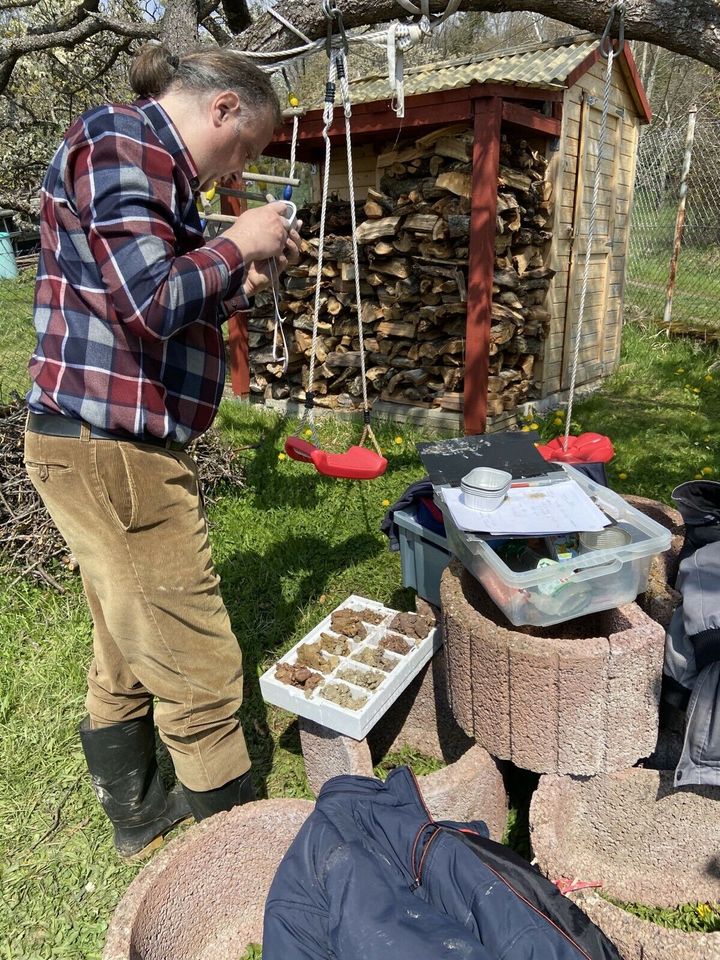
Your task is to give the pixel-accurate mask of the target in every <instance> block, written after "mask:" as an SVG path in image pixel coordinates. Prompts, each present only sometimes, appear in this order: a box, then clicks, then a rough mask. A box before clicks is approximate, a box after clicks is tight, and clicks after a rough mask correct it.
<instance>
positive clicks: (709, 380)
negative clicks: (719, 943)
mask: <svg viewBox="0 0 720 960" xmlns="http://www.w3.org/2000/svg"><path fill="white" fill-rule="evenodd" d="M712 379H713V378H712V374H711V373H707V374H705V381H706V382H707V383H712ZM701 906H704V904H701Z"/></svg>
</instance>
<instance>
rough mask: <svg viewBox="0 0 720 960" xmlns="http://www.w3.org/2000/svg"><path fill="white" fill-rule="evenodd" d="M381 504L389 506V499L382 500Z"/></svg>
mask: <svg viewBox="0 0 720 960" xmlns="http://www.w3.org/2000/svg"><path fill="white" fill-rule="evenodd" d="M382 505H383V506H384V507H389V506H390V501H389V500H383V502H382Z"/></svg>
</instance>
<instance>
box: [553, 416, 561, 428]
mask: <svg viewBox="0 0 720 960" xmlns="http://www.w3.org/2000/svg"><path fill="white" fill-rule="evenodd" d="M553 423H554V424H555V426H556V427H561V426H562V424H563V422H562V420H561V419H560V417H555V419H554V420H553Z"/></svg>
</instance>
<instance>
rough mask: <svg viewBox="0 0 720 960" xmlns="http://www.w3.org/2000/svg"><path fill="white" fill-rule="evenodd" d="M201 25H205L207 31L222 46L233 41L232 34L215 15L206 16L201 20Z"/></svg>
mask: <svg viewBox="0 0 720 960" xmlns="http://www.w3.org/2000/svg"><path fill="white" fill-rule="evenodd" d="M201 26H203V27H205V29H206V30H207V32H208V33H209V34H210V36H211V37H212V38H213V40H214V41H215V43H217V45H218V46H220V47H227V46H228V45H229V44H230V43H232V39H233V37H232V34H231V33H228V32H227V30H226V29H225V27H223V25H222V24H221V23H220V21H219V20H216V19H215V18H214V17H205V18H204V19H203V20H202V21H201Z"/></svg>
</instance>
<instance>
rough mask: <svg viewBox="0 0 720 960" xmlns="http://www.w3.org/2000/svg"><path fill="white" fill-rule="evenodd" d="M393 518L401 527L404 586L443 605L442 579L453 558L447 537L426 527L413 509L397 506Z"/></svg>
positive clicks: (399, 529)
mask: <svg viewBox="0 0 720 960" xmlns="http://www.w3.org/2000/svg"><path fill="white" fill-rule="evenodd" d="M393 520H394V521H395V523H396V524H397V527H398V540H399V542H400V562H401V565H402V582H403V586H404V587H412V588H413V590H415V591H416V593H417V595H418V596H419V597H422V598H423V599H424V600H429V601H430V603H434V604H435V606H436V607H439V606H440V579H441V577H442V575H443V570H444V569H445V567H446V566H447V565H448V564H449V563H450V560H451V559H452V557H451V555H450V548H449V547H448V542H447V539H446V538H445V537H441V536H440V535H439V534H437V533H435V532H434V531H432V530H428V529H427V528H426V527H423V526H422V525H421V524H420V523H418V521H417V518H416V517H415V514H414V513H413V512H411V511H410V510H396V511H395V514H394V516H393Z"/></svg>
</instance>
